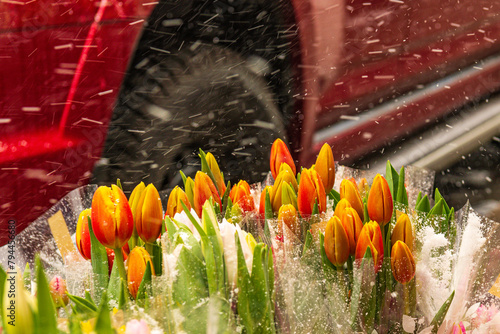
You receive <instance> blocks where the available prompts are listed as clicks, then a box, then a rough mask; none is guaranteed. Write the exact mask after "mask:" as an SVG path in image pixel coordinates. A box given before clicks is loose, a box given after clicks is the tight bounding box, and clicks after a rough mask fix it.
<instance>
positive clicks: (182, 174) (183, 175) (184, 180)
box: [179, 170, 187, 189]
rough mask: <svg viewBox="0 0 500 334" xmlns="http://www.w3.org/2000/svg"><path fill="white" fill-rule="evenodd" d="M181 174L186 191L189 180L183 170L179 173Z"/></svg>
mask: <svg viewBox="0 0 500 334" xmlns="http://www.w3.org/2000/svg"><path fill="white" fill-rule="evenodd" d="M179 173H180V174H181V178H182V183H183V184H184V189H186V180H187V177H186V174H184V172H183V171H181V170H180V171H179Z"/></svg>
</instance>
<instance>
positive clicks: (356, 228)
mask: <svg viewBox="0 0 500 334" xmlns="http://www.w3.org/2000/svg"><path fill="white" fill-rule="evenodd" d="M340 221H341V223H342V226H344V229H345V230H346V232H347V236H348V237H349V252H350V254H351V255H354V254H355V253H356V244H357V243H358V239H359V234H360V233H361V230H362V229H363V222H362V221H361V218H360V217H359V215H358V213H357V212H356V210H354V209H353V208H345V210H344V212H343V214H342V218H341V219H340Z"/></svg>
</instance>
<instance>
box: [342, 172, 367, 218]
mask: <svg viewBox="0 0 500 334" xmlns="http://www.w3.org/2000/svg"><path fill="white" fill-rule="evenodd" d="M340 198H341V199H344V198H345V199H346V200H348V201H349V203H350V204H351V206H352V207H353V208H354V210H356V212H357V213H358V215H359V217H360V218H361V220H363V219H364V212H363V201H362V200H361V195H360V194H359V191H358V187H356V183H354V182H352V181H350V180H347V179H344V180H342V182H341V183H340Z"/></svg>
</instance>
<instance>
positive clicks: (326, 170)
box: [314, 143, 335, 193]
mask: <svg viewBox="0 0 500 334" xmlns="http://www.w3.org/2000/svg"><path fill="white" fill-rule="evenodd" d="M314 169H315V170H316V171H317V172H318V174H319V176H320V177H321V181H322V182H323V186H324V187H325V192H326V193H329V192H330V191H331V190H332V188H333V185H334V184H335V161H334V160H333V153H332V148H331V147H330V145H328V144H327V143H325V144H323V146H322V147H321V150H320V151H319V154H318V157H317V158H316V164H315V165H314Z"/></svg>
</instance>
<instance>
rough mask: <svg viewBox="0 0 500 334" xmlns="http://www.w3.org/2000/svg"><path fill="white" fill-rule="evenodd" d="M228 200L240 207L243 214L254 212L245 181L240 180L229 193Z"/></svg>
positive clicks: (248, 186) (251, 198)
mask: <svg viewBox="0 0 500 334" xmlns="http://www.w3.org/2000/svg"><path fill="white" fill-rule="evenodd" d="M229 198H230V199H231V201H232V202H233V203H234V204H237V205H238V206H239V207H240V209H241V210H242V212H243V213H245V212H251V211H254V210H255V203H254V201H253V197H252V194H251V193H250V185H249V184H248V182H247V181H244V180H241V181H240V182H238V184H235V185H234V186H233V188H232V189H231V192H229Z"/></svg>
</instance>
